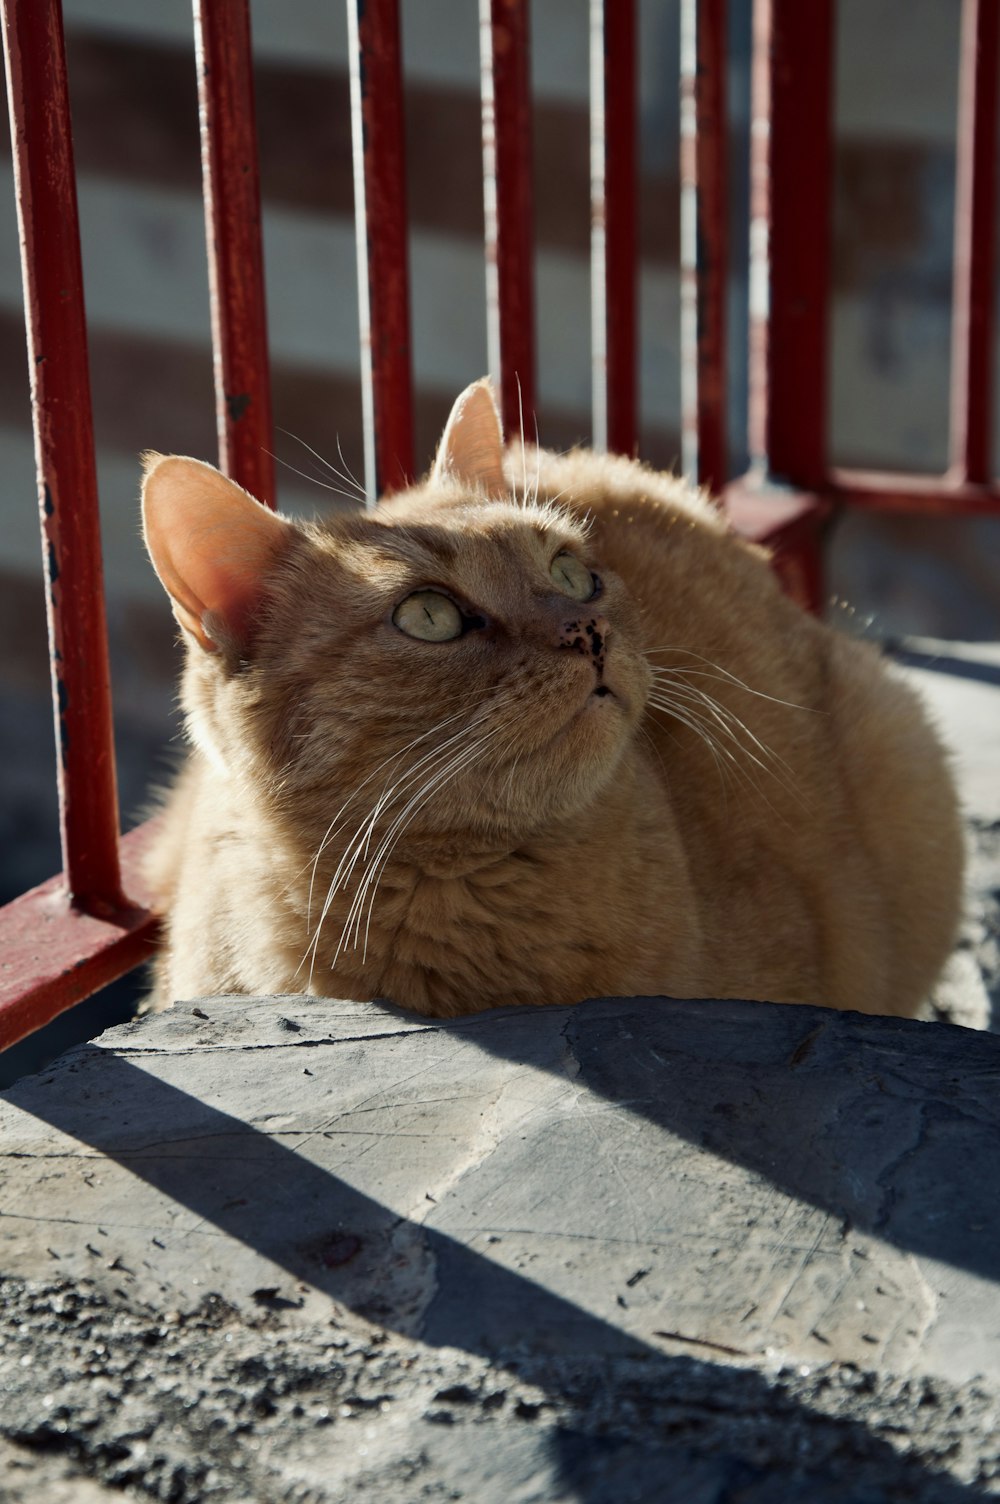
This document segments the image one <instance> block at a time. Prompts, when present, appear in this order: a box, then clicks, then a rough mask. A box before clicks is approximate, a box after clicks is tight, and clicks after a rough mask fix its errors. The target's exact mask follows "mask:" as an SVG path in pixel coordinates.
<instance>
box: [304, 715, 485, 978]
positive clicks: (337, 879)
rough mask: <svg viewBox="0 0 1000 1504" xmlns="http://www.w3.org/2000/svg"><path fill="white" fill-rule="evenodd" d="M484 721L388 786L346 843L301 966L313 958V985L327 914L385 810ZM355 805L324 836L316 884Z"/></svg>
mask: <svg viewBox="0 0 1000 1504" xmlns="http://www.w3.org/2000/svg"><path fill="white" fill-rule="evenodd" d="M482 698H483V699H487V698H489V695H488V694H487V695H485V696H483V697H482ZM464 713H465V712H464V711H460V712H457V713H456V714H455V715H452V716H448V717H446V718H445V720H444V721H441V722H438V723H437V725H436V726H434V727H432V728H431V729H430V730H429V731H427V732H424V733H422V735H421V736H419V737H416V738H414V740H413V742H411V743H410V744H409V746H408V747H405V748H402V749H401V750H400V752H397V753H394V754H393V755H392V756H391V757H389V758H387V759H386V760H385V762H383V763H382V764H380V766H379V768H377V769H375V771H374V773H372V774H370V775H369V776H368V778H367V779H365V780H364V783H366V784H367V783H370V782H371V780H372V778H373V777H375V776H377V774H378V772H380V771H381V769H382V768H383V767H385V766H387V764H388V763H390V762H392V761H394V760H397V759H398V758H399V757H400V756H401V755H404V754H405V752H406V751H408V750H410V749H411V748H412V747H413V746H415V745H417V744H418V743H419V742H421V741H423V740H425V739H426V738H427V737H428V736H431V735H433V734H434V732H435V731H440V730H441V729H442V728H443V727H444V726H445V725H447V724H449V723H450V722H451V721H453V720H455V719H456V718H457V716H459V715H462V714H464ZM481 719H482V712H481V711H480V712H479V713H478V714H477V715H476V716H474V717H473V719H472V721H471V722H470V723H469V724H468V725H466V726H464V727H462V728H460V729H459V731H457V732H455V733H453V734H452V735H451V736H450V737H448V738H446V740H445V741H444V742H443V743H439V744H438V745H437V746H435V747H433V748H431V750H430V751H429V752H426V753H425V754H424V755H423V757H421V758H419V759H418V760H417V762H416V763H415V764H412V765H411V766H410V767H409V768H408V769H407V771H406V772H405V774H404V775H403V777H402V778H400V779H397V781H396V782H395V783H394V784H392V785H390V786H388V787H387V788H385V789H383V790H382V793H381V794H380V795H379V798H378V799H377V800H376V803H375V806H374V808H373V809H372V810H371V811H369V813H368V814H367V815H366V816H364V817H363V818H362V820H361V822H360V823H359V825H358V826H357V827H356V829H355V832H354V835H352V836H351V837H350V839H349V840H348V842H347V844H346V847H345V850H344V853H343V855H342V856H341V859H340V862H339V864H338V866H337V869H336V871H335V872H334V875H333V877H332V879H331V881H330V884H329V886H328V888H327V894H326V898H325V900H324V903H323V909H322V912H321V914H320V917H319V921H318V923H317V925H316V929H315V932H314V934H313V938H312V941H311V943H310V945H309V946H308V947H307V949H306V954H305V956H303V958H302V961H301V962H300V965H299V969H300V970H301V967H302V965H304V964H305V961H306V959H307V958H310V971H309V980H310V985H311V983H312V978H313V972H314V968H315V961H316V952H317V947H318V944H319V938H320V934H321V933H322V929H323V925H324V923H325V922H326V918H327V915H328V914H329V911H330V908H331V906H332V904H333V901H334V899H335V897H336V894H337V892H338V891H339V890H340V889H341V888H343V887H344V886H345V885H346V883H347V882H348V881H349V880H350V877H351V875H352V873H353V871H354V869H355V867H356V866H357V864H358V862H359V860H361V859H362V858H364V859H365V860H366V861H367V853H368V850H369V848H370V843H371V839H372V836H373V833H374V829H375V825H376V823H377V820H378V817H379V815H380V814H381V812H382V810H383V809H385V808H387V807H388V805H389V804H391V802H392V801H393V800H394V799H395V798H396V797H398V796H399V795H401V794H402V793H403V792H405V790H406V789H407V788H409V787H412V784H413V782H414V780H415V779H416V778H417V777H418V776H419V774H420V772H421V770H423V769H424V768H425V767H427V765H428V764H430V765H431V768H432V771H433V770H434V765H435V764H436V763H439V762H440V759H441V758H442V757H446V756H447V754H448V753H449V751H450V749H451V748H452V747H454V745H455V743H456V742H459V741H461V739H462V737H463V736H465V735H468V734H470V733H471V732H473V731H474V730H475V728H476V726H477V724H478V723H479V722H480V721H481ZM361 787H363V785H359V788H358V789H357V790H355V793H354V795H352V799H353V798H354V797H356V796H357V794H358V793H360V789H361ZM351 802H352V801H351V800H350V799H349V800H348V801H347V804H345V805H344V806H342V808H341V811H340V812H339V813H338V816H337V817H335V820H334V822H332V824H331V827H330V828H329V829H328V831H327V833H326V836H325V837H324V840H323V842H322V843H321V849H320V851H318V852H317V855H316V858H315V859H314V864H313V882H314V881H315V871H316V864H317V863H318V861H319V857H320V855H321V854H322V849H323V848H324V847H325V846H326V844H327V843H328V841H329V840H330V839H332V836H333V834H335V833H336V832H335V830H334V828H333V827H334V826H335V825H336V824H337V821H338V820H339V816H340V814H342V813H343V811H344V810H345V809H346V808H347V806H348V805H349V804H350V803H351ZM309 915H310V917H309V920H308V921H307V922H308V923H309V924H311V902H310V907H309Z"/></svg>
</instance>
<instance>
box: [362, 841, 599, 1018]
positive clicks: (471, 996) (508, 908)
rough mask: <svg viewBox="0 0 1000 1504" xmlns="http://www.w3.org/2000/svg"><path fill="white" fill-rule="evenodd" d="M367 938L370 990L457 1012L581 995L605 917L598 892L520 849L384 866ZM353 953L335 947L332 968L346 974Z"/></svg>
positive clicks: (432, 1008) (366, 966)
mask: <svg viewBox="0 0 1000 1504" xmlns="http://www.w3.org/2000/svg"><path fill="white" fill-rule="evenodd" d="M366 942H367V949H366V953H365V957H364V964H363V971H364V975H365V982H366V984H367V986H368V987H369V988H371V989H372V991H373V993H374V994H375V995H382V996H388V997H405V998H406V999H407V1001H408V1002H409V1003H410V1005H411V1006H416V1007H419V1008H421V1009H423V1010H424V1011H427V1012H434V1013H438V1012H440V1013H453V1012H459V1011H463V1012H464V1011H469V1010H470V1009H475V1008H477V1007H487V1006H494V1005H496V1004H497V1003H498V1002H504V1001H507V1002H511V1003H515V1002H517V1003H524V1002H547V1001H560V1000H563V999H564V998H566V997H568V996H570V995H573V996H578V995H579V988H580V987H581V985H583V979H584V978H585V977H587V976H589V975H590V974H591V973H592V971H593V967H594V963H595V958H597V957H600V956H602V955H604V954H606V953H607V949H608V944H609V934H608V916H607V912H606V904H605V903H604V902H603V901H602V898H601V896H600V894H595V892H594V891H593V890H592V888H591V887H590V885H588V884H587V883H586V882H582V881H581V880H580V879H579V878H578V877H574V876H573V875H572V873H571V872H570V871H568V870H566V869H565V868H564V867H563V866H562V865H561V864H558V863H557V864H550V863H545V862H543V861H539V860H538V859H537V858H533V857H532V856H531V855H529V854H526V853H517V854H514V855H512V856H510V857H507V858H504V859H502V860H499V861H496V862H494V863H490V864H488V865H484V866H483V867H480V868H477V869H476V870H473V871H466V872H459V873H451V872H447V871H437V872H435V871H428V870H426V869H423V868H418V867H412V868H406V867H403V868H400V869H398V870H396V871H394V872H393V873H391V874H389V873H387V874H386V875H385V878H384V880H383V883H382V885H381V888H380V892H379V895H378V901H377V904H376V906H375V907H374V908H373V911H372V915H371V920H370V923H367V927H366ZM358 960H359V957H358V954H357V949H356V948H353V949H349V950H348V951H346V952H342V954H341V958H340V961H339V962H338V965H337V970H338V971H340V972H341V973H342V974H343V975H345V978H346V976H348V975H350V973H352V972H353V971H354V969H355V967H356V966H357V964H358ZM358 980H360V977H359V978H358ZM586 990H589V989H586Z"/></svg>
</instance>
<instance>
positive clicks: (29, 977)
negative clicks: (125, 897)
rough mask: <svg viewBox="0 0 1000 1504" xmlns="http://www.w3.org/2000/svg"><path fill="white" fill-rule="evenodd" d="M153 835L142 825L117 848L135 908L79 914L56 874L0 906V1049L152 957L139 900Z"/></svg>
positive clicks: (150, 929)
mask: <svg viewBox="0 0 1000 1504" xmlns="http://www.w3.org/2000/svg"><path fill="white" fill-rule="evenodd" d="M153 830H154V824H153V822H147V824H146V825H143V826H140V827H139V829H138V830H134V831H132V832H131V833H130V834H129V835H127V836H125V837H124V838H123V839H122V842H121V846H120V855H121V866H122V872H123V875H124V878H125V884H126V887H127V889H128V891H129V893H132V894H134V895H136V897H137V898H138V899H139V900H140V901H139V902H137V903H136V904H135V905H134V906H128V907H123V908H121V909H120V910H118V911H117V912H115V913H113V914H109V915H107V916H103V917H102V916H99V915H93V914H85V913H84V912H83V911H82V910H81V909H79V908H78V907H76V906H75V905H74V904H73V903H71V901H70V899H69V896H68V894H67V892H66V887H65V884H64V882H63V879H62V877H61V876H59V877H54V878H51V879H50V880H49V881H48V882H46V883H42V884H41V885H40V886H39V887H37V888H32V889H31V890H30V891H29V892H27V893H23V894H22V895H21V897H20V898H15V899H14V901H13V903H9V904H6V905H5V906H4V907H3V908H0V955H2V956H3V967H2V969H0V1050H5V1049H7V1048H8V1046H9V1045H12V1044H17V1042H18V1040H19V1039H23V1038H24V1037H25V1036H26V1035H28V1034H32V1033H34V1031H35V1030H36V1029H40V1028H42V1027H43V1026H44V1025H45V1024H47V1023H51V1021H52V1019H54V1018H56V1017H58V1015H59V1014H60V1013H65V1012H66V1010H67V1008H72V1007H73V1006H74V1005H75V1004H76V1003H81V1002H83V1000H84V999H85V998H88V997H90V996H91V995H92V994H93V993H94V992H97V991H98V989H99V988H101V987H104V986H106V985H107V983H108V982H113V981H114V980H115V979H116V978H117V977H120V976H122V975H123V973H124V972H126V971H131V969H132V968H133V967H134V966H139V965H141V964H142V963H143V962H144V961H148V960H149V959H150V958H151V956H152V954H153V947H154V945H155V942H156V936H157V930H158V928H159V920H158V919H157V917H156V915H155V914H153V912H152V911H151V909H150V908H149V907H148V904H147V901H146V900H147V897H148V895H147V894H146V891H145V882H144V879H143V876H142V859H143V856H144V853H145V851H146V849H147V847H148V845H149V841H150V839H151V836H152V833H153Z"/></svg>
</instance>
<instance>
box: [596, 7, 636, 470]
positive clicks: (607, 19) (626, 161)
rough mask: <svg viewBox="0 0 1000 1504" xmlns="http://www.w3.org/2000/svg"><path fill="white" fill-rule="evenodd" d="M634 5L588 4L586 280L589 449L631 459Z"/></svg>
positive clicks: (633, 386)
mask: <svg viewBox="0 0 1000 1504" xmlns="http://www.w3.org/2000/svg"><path fill="white" fill-rule="evenodd" d="M636 125H637V120H636V28H635V0H590V223H591V240H590V247H591V250H590V276H591V308H592V316H591V346H592V353H593V392H594V396H593V403H594V417H593V424H594V447H595V448H597V449H613V450H616V451H618V452H619V453H622V454H634V453H635V448H636V436H637V430H638V421H637V391H638V380H637V376H638V350H637V344H636V283H637V276H638V256H637V233H636V216H637V209H636V190H637V178H636Z"/></svg>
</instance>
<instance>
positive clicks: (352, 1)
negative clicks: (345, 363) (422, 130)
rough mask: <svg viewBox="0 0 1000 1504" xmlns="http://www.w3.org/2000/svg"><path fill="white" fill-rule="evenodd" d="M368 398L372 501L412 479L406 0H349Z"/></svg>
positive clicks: (367, 440)
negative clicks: (402, 22) (402, 31)
mask: <svg viewBox="0 0 1000 1504" xmlns="http://www.w3.org/2000/svg"><path fill="white" fill-rule="evenodd" d="M347 22H348V30H349V33H350V55H351V131H352V137H353V142H354V215H355V230H356V235H357V247H358V303H359V308H358V314H359V322H360V326H361V394H362V407H363V412H364V427H365V484H366V489H367V493H368V499H369V502H373V501H374V500H375V498H376V497H377V496H379V495H381V494H382V493H383V492H384V491H395V490H398V489H399V488H400V487H401V486H404V485H406V484H407V482H408V481H409V480H410V479H411V478H412V476H413V375H412V369H411V356H410V291H409V256H408V253H407V220H406V163H405V145H404V130H403V78H402V64H401V57H400V46H399V0H347Z"/></svg>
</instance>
